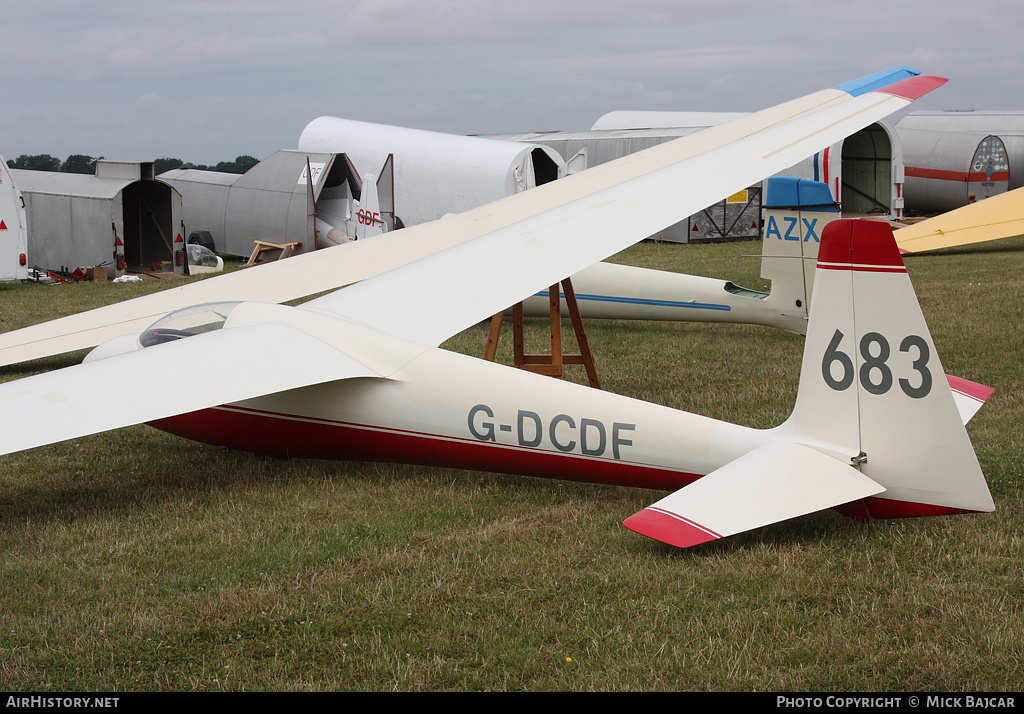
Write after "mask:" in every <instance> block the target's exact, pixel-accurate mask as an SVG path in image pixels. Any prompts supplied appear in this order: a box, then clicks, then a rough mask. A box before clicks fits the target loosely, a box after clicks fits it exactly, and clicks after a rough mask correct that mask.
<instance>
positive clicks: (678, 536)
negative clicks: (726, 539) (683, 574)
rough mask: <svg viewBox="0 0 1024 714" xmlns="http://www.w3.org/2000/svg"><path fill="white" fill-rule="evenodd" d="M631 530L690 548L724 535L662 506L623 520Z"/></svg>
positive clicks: (679, 546)
mask: <svg viewBox="0 0 1024 714" xmlns="http://www.w3.org/2000/svg"><path fill="white" fill-rule="evenodd" d="M622 525H624V526H625V527H626V528H628V529H629V530H631V531H633V532H634V533H639V534H640V535H642V536H647V537H648V538H653V539H654V540H660V541H661V542H662V543H668V544H669V545H674V546H676V547H678V548H689V547H690V546H694V545H700V544H701V543H707V542H708V541H712V540H718V539H719V538H721V537H722V536H720V535H719V534H717V533H715V532H714V531H712V530H710V529H709V528H705V527H704V526H701V525H700V524H698V523H694V522H693V521H691V520H688V519H685V518H683V517H682V516H680V515H678V514H675V513H670V512H669V511H665V510H662V509H660V508H653V507H651V508H645V509H644V510H642V511H640V512H639V513H635V514H633V515H632V516H630V517H629V518H627V519H626V520H625V521H623V522H622Z"/></svg>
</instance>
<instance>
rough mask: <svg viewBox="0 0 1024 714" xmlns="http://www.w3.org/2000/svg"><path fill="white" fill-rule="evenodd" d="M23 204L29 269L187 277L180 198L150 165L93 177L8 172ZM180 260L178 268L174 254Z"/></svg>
mask: <svg viewBox="0 0 1024 714" xmlns="http://www.w3.org/2000/svg"><path fill="white" fill-rule="evenodd" d="M11 174H12V175H13V176H14V179H15V181H16V182H17V184H18V187H19V188H20V189H21V192H22V195H23V196H24V198H25V210H26V213H27V219H28V250H29V258H30V261H31V264H32V265H34V266H39V267H41V268H45V269H48V270H57V269H59V268H60V267H62V266H67V267H71V268H77V267H95V266H107V273H108V276H109V277H118V276H120V275H123V274H124V273H125V272H126V271H127V270H128V268H129V267H132V268H137V269H141V270H145V271H153V270H157V271H173V270H177V271H178V272H183V271H184V258H185V255H184V241H183V239H182V236H181V228H182V222H181V219H182V207H181V194H179V193H178V192H177V191H176V190H175V189H174V188H172V187H171V186H170V185H168V184H167V183H165V182H163V181H158V180H156V179H155V178H154V176H153V164H152V162H142V163H133V162H120V161H98V162H97V163H96V175H95V176H89V175H87V174H71V173H57V172H50V171H26V170H15V169H12V170H11ZM179 251H180V252H181V256H180V260H179V259H176V256H175V253H176V252H179Z"/></svg>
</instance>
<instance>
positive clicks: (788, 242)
mask: <svg viewBox="0 0 1024 714" xmlns="http://www.w3.org/2000/svg"><path fill="white" fill-rule="evenodd" d="M764 207H765V221H764V238H763V241H762V250H761V277H762V278H764V279H765V280H770V281H771V285H772V288H771V296H770V299H771V300H772V302H773V303H775V304H777V305H778V306H779V309H781V310H783V311H785V312H786V313H787V314H791V315H799V316H801V317H803V318H804V319H807V315H808V313H809V310H810V303H811V294H812V291H811V288H812V285H813V281H814V263H815V259H816V258H817V257H818V246H819V245H820V243H821V233H822V231H823V230H824V228H825V226H826V225H828V224H829V223H830V222H832V221H834V220H836V219H838V218H839V217H840V215H839V206H838V204H837V203H836V202H835V199H833V198H832V192H831V190H829V187H828V185H827V184H824V183H821V182H819V181H811V180H809V179H798V178H790V177H788V176H777V177H774V178H771V179H768V182H767V186H766V188H765V200H764Z"/></svg>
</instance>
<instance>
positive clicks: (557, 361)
mask: <svg viewBox="0 0 1024 714" xmlns="http://www.w3.org/2000/svg"><path fill="white" fill-rule="evenodd" d="M561 287H562V290H561V292H562V294H563V295H564V297H565V304H566V306H567V307H568V309H569V317H570V318H572V327H573V330H574V331H575V333H576V344H577V346H578V347H579V350H580V351H579V353H578V354H564V353H563V352H562V300H561V296H560V295H559V289H558V288H559V286H558V285H557V284H556V285H552V286H551V287H550V288H549V289H548V294H549V301H550V305H551V310H550V314H551V354H525V348H524V346H523V303H521V302H520V303H517V304H516V305H515V306H514V307H513V308H512V352H513V360H514V366H516V367H518V368H519V369H525V370H529V371H530V372H536V373H538V374H546V375H548V376H551V377H557V378H558V379H561V378H562V368H563V366H564V365H567V364H581V365H583V366H584V367H585V368H586V370H587V379H588V380H589V381H590V386H591V387H593V388H594V389H600V388H601V384H600V382H599V381H598V379H597V367H595V366H594V356H593V355H592V354H591V352H590V344H589V343H588V342H587V333H586V330H584V329H583V319H582V318H581V317H580V308H579V305H577V303H576V293H575V292H574V291H573V289H572V282H571V281H570V280H569V278H566V279H565V280H563V281H562V282H561ZM504 317H505V313H503V312H499V313H498V314H497V315H495V316H494V317H492V318H491V331H490V333H489V334H488V335H487V348H486V350H485V351H484V359H487V360H490V361H491V362H493V361H494V357H495V355H496V354H497V351H498V337H499V336H500V335H501V325H502V322H503V321H504Z"/></svg>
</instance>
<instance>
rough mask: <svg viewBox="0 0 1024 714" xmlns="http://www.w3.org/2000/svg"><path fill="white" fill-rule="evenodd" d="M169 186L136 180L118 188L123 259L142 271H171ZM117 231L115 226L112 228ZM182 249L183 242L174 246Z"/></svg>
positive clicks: (172, 234)
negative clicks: (119, 189) (119, 191)
mask: <svg viewBox="0 0 1024 714" xmlns="http://www.w3.org/2000/svg"><path fill="white" fill-rule="evenodd" d="M172 191H173V189H172V188H171V186H170V185H168V184H166V183H164V182H162V181H135V182H134V183H131V184H129V185H127V186H125V187H124V188H122V189H121V205H122V225H121V234H120V238H121V240H122V242H123V243H124V258H125V262H126V263H127V264H128V265H129V266H130V267H132V268H142V269H143V270H173V269H174V266H175V260H174V259H175V256H174V250H175V241H176V233H175V226H174V215H173V205H174V202H173V200H172V196H171V192H172ZM115 230H116V228H115ZM177 247H178V248H179V249H182V248H184V244H181V245H178V246H177Z"/></svg>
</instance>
